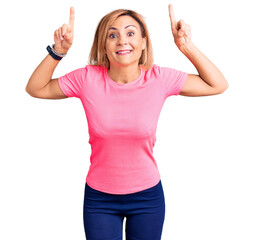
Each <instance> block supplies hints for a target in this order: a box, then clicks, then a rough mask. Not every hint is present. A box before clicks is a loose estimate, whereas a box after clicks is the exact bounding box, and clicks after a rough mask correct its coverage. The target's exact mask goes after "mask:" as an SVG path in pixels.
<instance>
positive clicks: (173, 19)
mask: <svg viewBox="0 0 254 240" xmlns="http://www.w3.org/2000/svg"><path fill="white" fill-rule="evenodd" d="M168 10H169V17H170V20H171V27H172V29H174V28H176V25H177V22H176V18H175V14H174V11H173V5H172V4H169V5H168Z"/></svg>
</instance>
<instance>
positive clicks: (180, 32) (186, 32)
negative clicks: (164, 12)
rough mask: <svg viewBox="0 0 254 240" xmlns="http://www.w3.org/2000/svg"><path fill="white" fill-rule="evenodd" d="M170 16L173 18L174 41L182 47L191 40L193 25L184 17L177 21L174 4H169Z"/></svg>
mask: <svg viewBox="0 0 254 240" xmlns="http://www.w3.org/2000/svg"><path fill="white" fill-rule="evenodd" d="M168 10H169V17H170V20H171V30H172V33H173V36H174V42H175V44H176V46H177V47H178V48H179V49H180V48H181V47H184V46H185V45H187V44H188V43H190V42H191V26H190V25H188V24H186V23H185V22H184V21H183V20H182V19H181V20H180V21H178V22H176V19H175V14H174V11H173V5H172V4H169V5H168Z"/></svg>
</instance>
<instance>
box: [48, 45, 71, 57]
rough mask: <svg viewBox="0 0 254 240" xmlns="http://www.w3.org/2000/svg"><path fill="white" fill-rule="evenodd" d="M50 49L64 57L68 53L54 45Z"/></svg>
mask: <svg viewBox="0 0 254 240" xmlns="http://www.w3.org/2000/svg"><path fill="white" fill-rule="evenodd" d="M52 48H54V50H55V52H57V53H60V54H63V55H64V54H67V52H68V51H66V50H63V49H61V48H57V47H56V46H55V44H53V46H52Z"/></svg>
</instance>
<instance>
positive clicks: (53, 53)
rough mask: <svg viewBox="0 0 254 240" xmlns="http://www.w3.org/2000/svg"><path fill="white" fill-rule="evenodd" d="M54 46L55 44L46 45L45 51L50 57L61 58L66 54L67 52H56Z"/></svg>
mask: <svg viewBox="0 0 254 240" xmlns="http://www.w3.org/2000/svg"><path fill="white" fill-rule="evenodd" d="M54 46H55V44H53V45H52V48H51V47H50V46H49V45H48V46H47V51H48V52H49V55H50V56H51V57H52V58H54V59H56V60H61V59H62V58H63V57H65V56H66V55H67V53H66V54H61V53H58V52H56V50H55V49H54Z"/></svg>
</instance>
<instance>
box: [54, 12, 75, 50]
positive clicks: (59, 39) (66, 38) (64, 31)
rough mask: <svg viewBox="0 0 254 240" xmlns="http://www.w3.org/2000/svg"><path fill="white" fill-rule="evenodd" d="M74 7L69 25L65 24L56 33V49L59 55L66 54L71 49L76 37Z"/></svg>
mask: <svg viewBox="0 0 254 240" xmlns="http://www.w3.org/2000/svg"><path fill="white" fill-rule="evenodd" d="M74 13H75V12H74V7H71V8H70V18H69V23H68V24H63V26H62V27H60V28H59V29H57V30H56V31H55V32H54V41H55V46H54V49H55V50H56V51H57V52H58V53H62V54H65V53H67V52H68V50H69V49H70V47H71V45H72V42H73V37H74V19H75V16H74Z"/></svg>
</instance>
